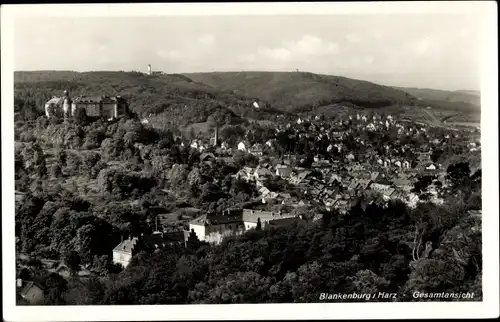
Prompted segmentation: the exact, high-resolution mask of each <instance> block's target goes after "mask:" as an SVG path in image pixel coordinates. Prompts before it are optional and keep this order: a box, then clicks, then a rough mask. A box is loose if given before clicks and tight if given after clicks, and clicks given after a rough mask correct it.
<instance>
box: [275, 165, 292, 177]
mask: <svg viewBox="0 0 500 322" xmlns="http://www.w3.org/2000/svg"><path fill="white" fill-rule="evenodd" d="M292 172H293V168H292V167H287V166H284V165H279V166H277V167H276V175H277V176H280V177H282V178H289V177H290V176H291V175H292Z"/></svg>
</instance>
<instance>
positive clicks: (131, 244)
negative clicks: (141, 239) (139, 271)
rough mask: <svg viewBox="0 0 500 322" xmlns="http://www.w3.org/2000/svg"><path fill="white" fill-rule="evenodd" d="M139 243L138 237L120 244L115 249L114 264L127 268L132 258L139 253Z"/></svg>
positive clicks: (130, 238)
mask: <svg viewBox="0 0 500 322" xmlns="http://www.w3.org/2000/svg"><path fill="white" fill-rule="evenodd" d="M137 242H138V238H137V237H134V238H132V237H129V238H128V239H125V240H123V241H122V242H121V243H120V244H118V246H116V247H115V248H114V249H113V263H114V264H121V265H122V266H123V267H127V266H128V264H129V263H130V261H131V260H132V256H134V255H135V254H136V253H137V252H138V248H137V247H136V246H137Z"/></svg>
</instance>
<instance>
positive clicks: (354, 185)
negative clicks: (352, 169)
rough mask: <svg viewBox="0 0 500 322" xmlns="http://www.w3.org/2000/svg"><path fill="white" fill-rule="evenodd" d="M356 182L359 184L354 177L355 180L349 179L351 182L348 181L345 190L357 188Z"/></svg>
mask: <svg viewBox="0 0 500 322" xmlns="http://www.w3.org/2000/svg"><path fill="white" fill-rule="evenodd" d="M358 184H359V183H358V180H356V179H355V180H352V181H351V183H349V185H348V186H347V190H348V191H353V190H355V189H356V188H357V186H358Z"/></svg>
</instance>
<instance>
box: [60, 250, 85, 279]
mask: <svg viewBox="0 0 500 322" xmlns="http://www.w3.org/2000/svg"><path fill="white" fill-rule="evenodd" d="M64 261H65V262H66V265H68V268H69V269H70V271H71V274H72V275H76V273H77V272H78V271H79V270H80V264H81V262H82V261H81V259H80V255H78V253H77V252H75V251H74V250H72V251H69V252H68V253H67V254H66V255H65V259H64Z"/></svg>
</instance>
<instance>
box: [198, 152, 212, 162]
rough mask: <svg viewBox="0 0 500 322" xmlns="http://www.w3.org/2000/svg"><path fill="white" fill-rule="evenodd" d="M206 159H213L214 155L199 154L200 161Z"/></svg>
mask: <svg viewBox="0 0 500 322" xmlns="http://www.w3.org/2000/svg"><path fill="white" fill-rule="evenodd" d="M208 158H212V159H215V155H214V154H213V153H211V152H209V153H202V154H200V161H203V160H206V159H208Z"/></svg>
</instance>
